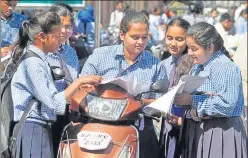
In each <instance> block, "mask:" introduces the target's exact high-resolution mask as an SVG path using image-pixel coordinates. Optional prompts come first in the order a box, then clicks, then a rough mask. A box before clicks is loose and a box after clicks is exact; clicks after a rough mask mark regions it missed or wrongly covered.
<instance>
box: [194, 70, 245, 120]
mask: <svg viewBox="0 0 248 158" xmlns="http://www.w3.org/2000/svg"><path fill="white" fill-rule="evenodd" d="M220 70H221V71H219V72H218V74H219V75H218V76H216V75H215V76H214V78H211V80H212V81H211V83H213V84H212V86H213V85H214V89H215V92H214V95H213V96H211V95H208V94H202V95H193V96H192V106H193V107H194V108H196V109H197V112H198V115H199V116H205V115H207V116H217V117H218V116H220V117H229V116H232V115H233V113H234V110H235V107H236V106H238V105H241V104H242V102H244V101H243V97H242V96H243V93H242V80H241V73H240V70H239V69H238V68H235V69H234V68H227V67H224V68H222V69H220ZM216 74H217V73H216ZM214 82H215V83H214Z"/></svg>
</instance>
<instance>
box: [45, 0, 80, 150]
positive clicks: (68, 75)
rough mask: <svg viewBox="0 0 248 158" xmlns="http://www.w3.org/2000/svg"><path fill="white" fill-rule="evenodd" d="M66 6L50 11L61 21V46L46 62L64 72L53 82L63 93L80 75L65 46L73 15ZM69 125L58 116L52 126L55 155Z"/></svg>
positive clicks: (73, 53) (74, 56) (75, 59)
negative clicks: (62, 76)
mask: <svg viewBox="0 0 248 158" xmlns="http://www.w3.org/2000/svg"><path fill="white" fill-rule="evenodd" d="M67 8H68V7H67V4H63V3H57V4H54V5H53V6H52V7H51V8H50V11H51V12H54V13H56V14H57V15H59V16H60V19H61V39H60V42H61V45H60V47H59V48H58V50H56V51H55V52H50V53H48V56H47V60H48V63H49V65H50V66H57V67H60V68H61V69H63V70H64V72H65V78H64V79H61V80H56V81H54V83H55V87H56V89H57V90H58V92H61V91H64V90H65V89H66V88H67V87H68V86H69V85H70V84H71V83H72V82H73V81H75V80H76V79H77V78H78V75H79V73H80V70H79V61H78V57H77V54H76V51H75V50H74V49H73V48H72V47H70V46H69V45H67V44H66V42H67V41H68V39H69V37H70V36H71V35H72V32H73V27H72V26H73V23H74V22H73V21H74V20H73V15H72V12H71V11H70V10H68V9H67ZM68 123H69V121H68V116H67V115H66V114H65V115H59V116H58V117H57V121H56V122H55V123H54V124H53V125H52V136H53V149H54V150H53V151H54V155H56V154H57V151H58V146H59V141H60V138H61V133H62V131H63V128H64V127H65V126H66V125H67V124H68Z"/></svg>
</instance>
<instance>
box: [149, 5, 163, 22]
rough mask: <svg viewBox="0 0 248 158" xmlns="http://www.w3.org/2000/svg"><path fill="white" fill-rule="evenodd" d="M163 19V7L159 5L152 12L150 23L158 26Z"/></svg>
mask: <svg viewBox="0 0 248 158" xmlns="http://www.w3.org/2000/svg"><path fill="white" fill-rule="evenodd" d="M160 20H161V9H160V8H159V7H154V8H153V9H152V13H151V14H150V15H149V24H150V25H154V27H158V26H159V25H160Z"/></svg>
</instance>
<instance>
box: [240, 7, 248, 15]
mask: <svg viewBox="0 0 248 158" xmlns="http://www.w3.org/2000/svg"><path fill="white" fill-rule="evenodd" d="M247 13H248V8H245V9H243V10H242V11H241V13H240V15H242V14H247Z"/></svg>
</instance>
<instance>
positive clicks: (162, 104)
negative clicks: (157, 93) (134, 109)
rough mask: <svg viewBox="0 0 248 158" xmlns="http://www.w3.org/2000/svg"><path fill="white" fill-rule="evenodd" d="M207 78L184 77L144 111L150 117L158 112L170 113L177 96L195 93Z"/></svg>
mask: <svg viewBox="0 0 248 158" xmlns="http://www.w3.org/2000/svg"><path fill="white" fill-rule="evenodd" d="M206 78H207V77H200V76H190V75H183V76H182V77H181V78H180V81H179V83H178V84H177V85H176V86H174V87H172V89H171V90H170V91H169V92H167V93H166V94H164V95H163V96H162V97H160V98H158V99H157V100H155V101H154V102H152V103H151V104H149V105H147V106H146V107H144V109H143V111H144V112H145V113H147V114H149V115H152V114H154V113H155V112H158V111H161V112H163V113H165V114H167V113H170V111H171V106H172V104H173V102H174V98H175V95H176V94H181V93H183V92H186V93H192V92H194V91H195V90H196V89H197V88H199V87H200V86H201V85H202V84H203V83H204V82H205V80H206Z"/></svg>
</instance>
